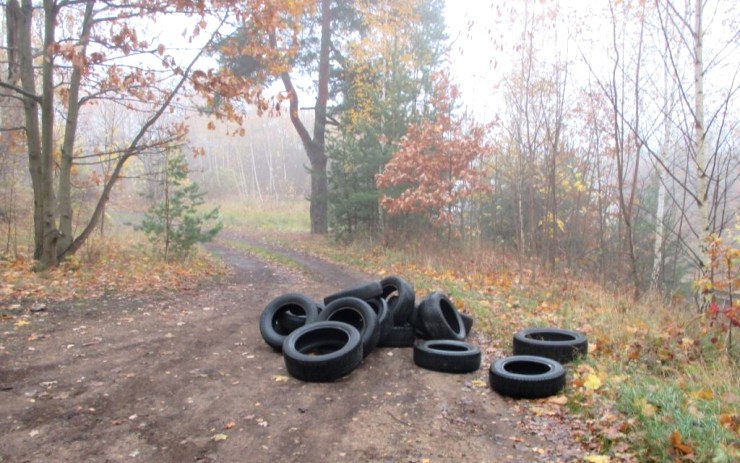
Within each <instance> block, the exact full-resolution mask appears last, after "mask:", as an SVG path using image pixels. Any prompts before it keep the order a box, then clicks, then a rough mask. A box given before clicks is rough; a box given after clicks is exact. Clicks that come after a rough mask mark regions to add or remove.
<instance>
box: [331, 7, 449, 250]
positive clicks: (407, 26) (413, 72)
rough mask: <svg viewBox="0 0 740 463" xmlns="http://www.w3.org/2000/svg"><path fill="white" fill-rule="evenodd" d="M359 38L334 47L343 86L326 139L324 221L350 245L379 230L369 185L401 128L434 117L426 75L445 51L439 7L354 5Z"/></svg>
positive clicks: (376, 196) (372, 185) (374, 197)
mask: <svg viewBox="0 0 740 463" xmlns="http://www.w3.org/2000/svg"><path fill="white" fill-rule="evenodd" d="M357 3H358V5H357V9H356V16H357V18H358V22H360V23H361V24H362V28H361V30H363V31H364V33H363V34H358V35H357V37H356V38H355V39H351V40H346V41H344V42H343V43H341V44H338V46H337V48H341V54H342V56H343V58H344V59H343V60H342V62H341V70H342V82H341V84H340V85H339V86H338V87H339V89H340V93H339V94H338V95H337V97H336V99H337V100H338V104H337V105H336V106H335V107H334V112H333V114H334V117H335V118H336V119H337V120H338V121H339V126H338V128H337V130H336V131H333V133H332V137H331V138H330V139H329V150H330V151H329V154H330V158H331V159H332V163H331V167H330V172H329V179H330V186H331V191H330V196H329V199H330V207H331V209H330V212H331V214H330V219H331V225H332V227H333V230H334V232H335V233H337V234H338V235H344V234H347V235H348V236H349V237H351V236H352V235H353V234H354V233H355V232H357V231H359V230H364V231H366V232H370V233H376V232H378V231H379V230H381V228H382V227H383V221H382V218H383V214H382V213H381V210H380V208H379V207H378V203H379V197H380V193H379V191H378V188H377V186H376V184H375V181H374V177H375V175H376V174H378V173H379V172H382V170H383V167H384V166H385V164H386V163H387V162H388V161H389V160H390V158H391V155H392V154H393V152H394V151H395V150H396V149H397V147H396V142H398V141H399V140H400V139H401V137H402V136H403V135H405V133H406V130H407V127H408V125H409V124H411V123H413V122H418V121H419V120H421V119H423V118H430V117H433V114H431V113H432V112H433V110H432V108H431V105H430V99H431V96H432V95H433V93H434V92H433V81H432V73H434V72H435V71H436V70H439V69H440V67H441V66H442V62H443V55H444V53H445V51H446V50H447V45H446V39H447V35H446V33H445V27H444V26H445V24H444V18H443V16H442V13H441V11H442V9H443V8H442V7H443V2H442V1H441V0H436V1H432V2H429V1H418V0H417V1H411V2H408V1H398V0H385V1H383V2H357Z"/></svg>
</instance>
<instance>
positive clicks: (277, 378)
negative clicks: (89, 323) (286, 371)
mask: <svg viewBox="0 0 740 463" xmlns="http://www.w3.org/2000/svg"><path fill="white" fill-rule="evenodd" d="M289 379H290V378H288V377H287V376H285V375H274V376H273V377H272V380H273V381H275V382H276V383H284V382H286V381H288V380H289Z"/></svg>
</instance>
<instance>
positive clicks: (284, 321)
mask: <svg viewBox="0 0 740 463" xmlns="http://www.w3.org/2000/svg"><path fill="white" fill-rule="evenodd" d="M314 303H315V304H316V307H317V308H318V309H319V313H321V311H322V310H323V309H324V305H323V304H319V303H318V302H315V301H314ZM277 323H278V325H280V327H281V328H283V330H285V331H287V332H288V333H291V332H293V331H295V330H297V329H298V328H300V327H302V326H303V325H305V324H306V314H305V313H294V312H293V311H292V310H290V309H289V310H287V311H285V312H282V313H280V314H278V317H277Z"/></svg>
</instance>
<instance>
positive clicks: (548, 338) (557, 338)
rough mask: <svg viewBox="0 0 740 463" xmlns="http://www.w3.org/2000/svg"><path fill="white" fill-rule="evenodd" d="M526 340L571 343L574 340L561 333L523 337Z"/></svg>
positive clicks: (531, 334) (534, 334) (535, 334)
mask: <svg viewBox="0 0 740 463" xmlns="http://www.w3.org/2000/svg"><path fill="white" fill-rule="evenodd" d="M525 337H526V338H528V339H534V340H536V341H556V342H557V341H573V340H574V339H575V338H574V337H573V336H571V335H568V334H562V333H530V334H528V335H526V336H525Z"/></svg>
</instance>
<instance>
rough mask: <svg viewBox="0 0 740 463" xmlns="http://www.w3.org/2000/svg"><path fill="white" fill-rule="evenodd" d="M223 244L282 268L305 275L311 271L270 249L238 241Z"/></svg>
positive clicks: (226, 241) (228, 241) (227, 241)
mask: <svg viewBox="0 0 740 463" xmlns="http://www.w3.org/2000/svg"><path fill="white" fill-rule="evenodd" d="M224 243H225V244H226V245H227V246H230V247H232V248H235V249H239V250H240V251H244V252H246V253H248V254H251V255H253V256H255V257H257V258H258V259H261V260H263V261H266V262H270V263H274V264H278V265H280V266H282V267H285V268H288V269H292V270H296V271H299V272H302V273H307V274H308V273H311V270H310V269H309V268H307V267H306V266H305V265H303V264H301V263H300V262H297V261H296V260H294V259H292V258H290V257H288V256H286V255H285V254H281V253H279V252H277V251H273V250H271V249H267V248H263V247H259V246H254V245H251V244H247V243H244V242H242V241H239V240H225V241H224Z"/></svg>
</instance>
